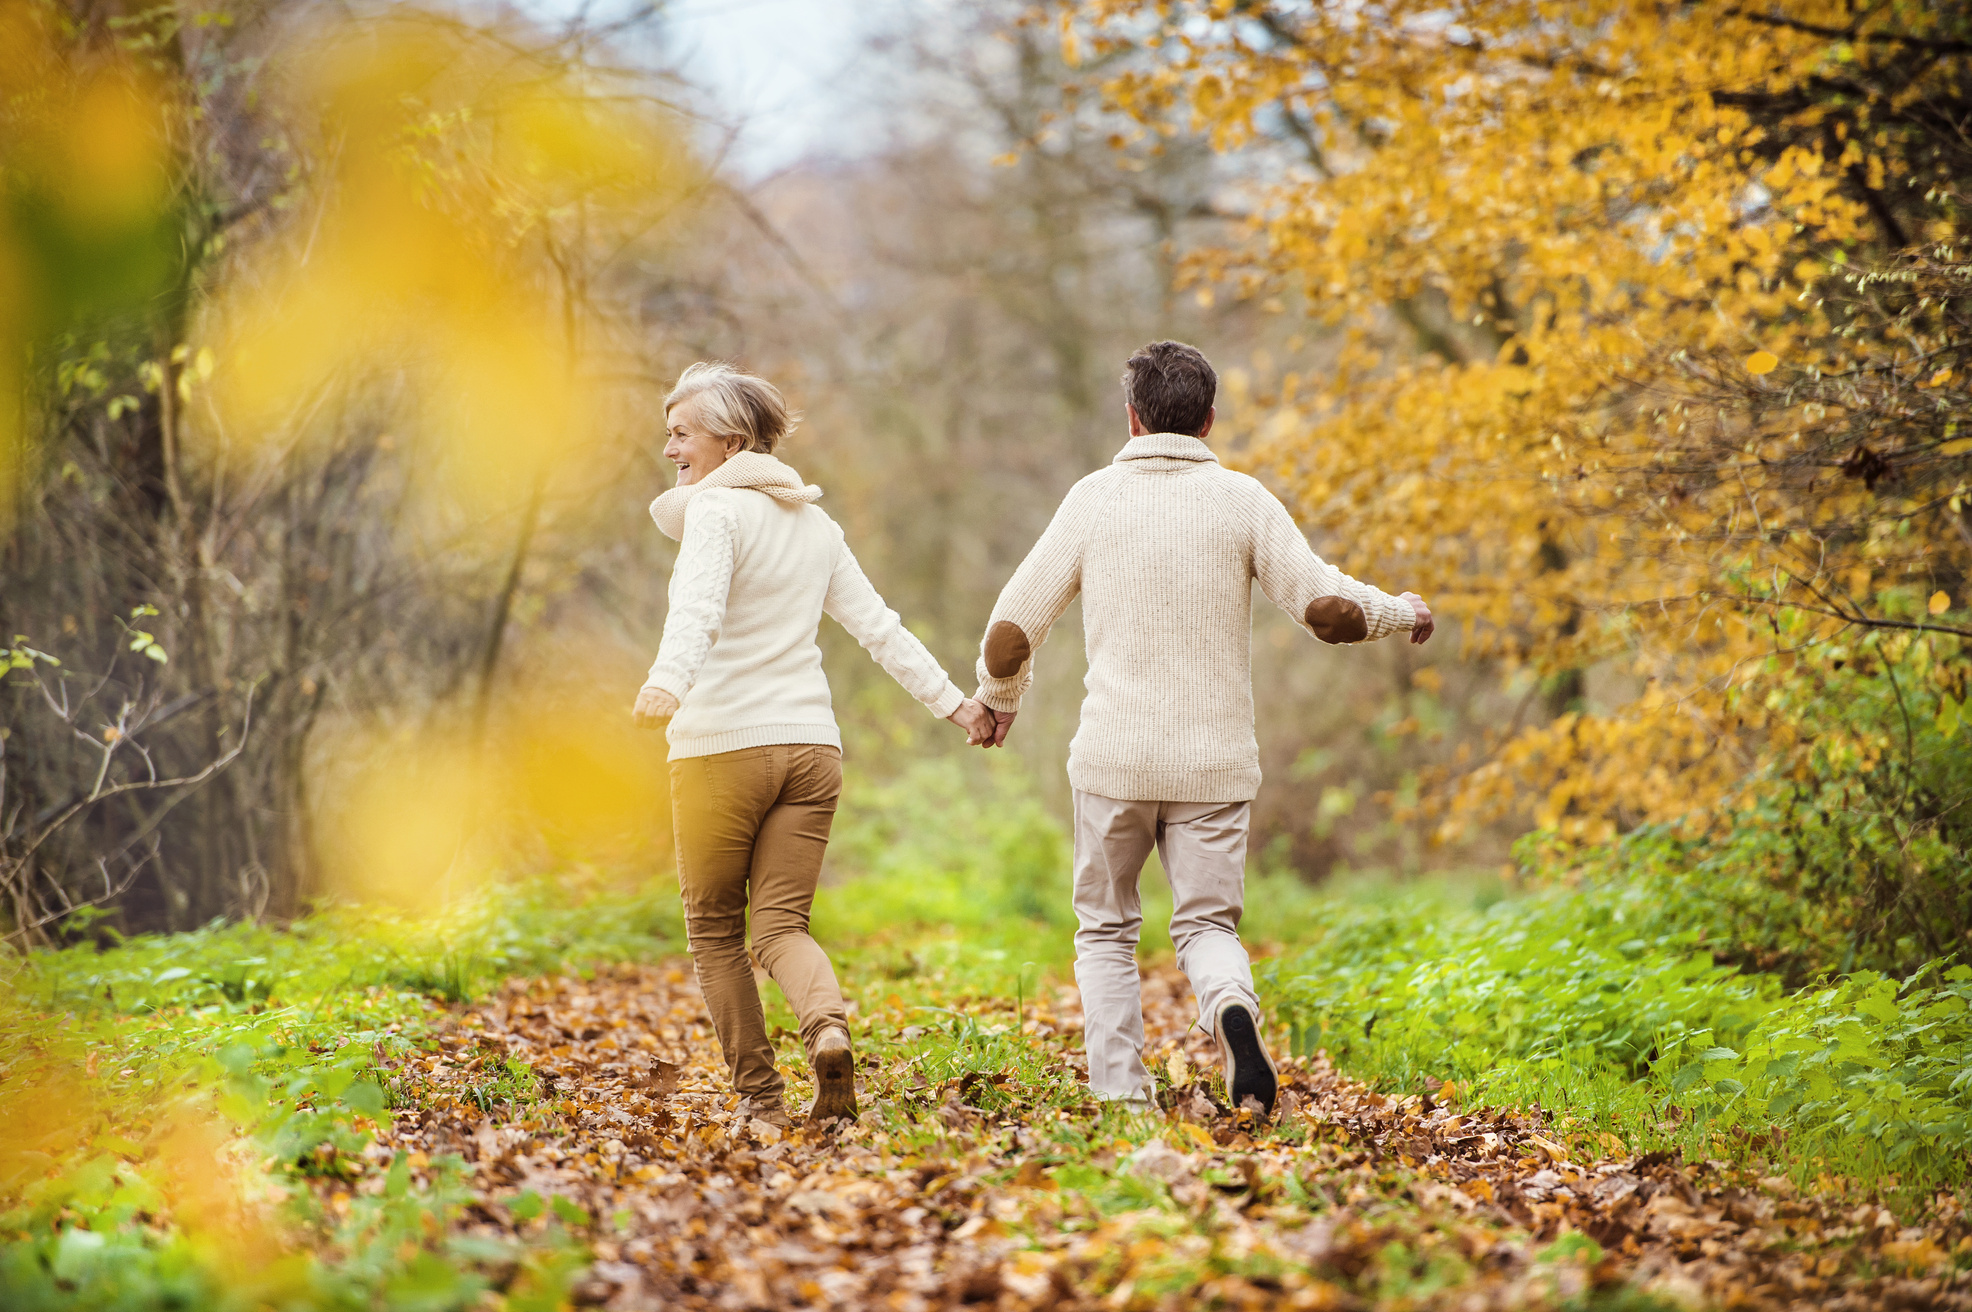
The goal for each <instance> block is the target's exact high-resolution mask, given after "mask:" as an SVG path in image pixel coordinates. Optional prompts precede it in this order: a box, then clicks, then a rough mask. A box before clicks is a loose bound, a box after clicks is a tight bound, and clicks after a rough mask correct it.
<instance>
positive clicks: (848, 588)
mask: <svg viewBox="0 0 1972 1312" xmlns="http://www.w3.org/2000/svg"><path fill="white" fill-rule="evenodd" d="M822 609H823V610H824V611H826V612H828V614H829V615H831V616H833V617H834V619H835V622H836V623H838V624H840V625H841V626H842V627H843V628H845V629H847V630H849V632H850V634H851V636H853V637H854V638H855V639H856V641H857V642H860V643H862V644H863V650H864V651H866V652H868V653H869V654H870V655H871V656H873V657H875V658H876V663H877V664H878V665H881V666H882V667H883V668H884V669H885V670H886V671H888V672H889V674H890V677H891V678H893V679H895V680H897V682H898V683H901V684H903V685H904V691H905V692H908V693H909V694H911V696H913V697H915V698H917V699H918V700H919V701H920V702H923V703H924V705H925V707H926V709H928V710H929V711H930V712H931V713H932V714H933V715H935V716H937V717H938V718H939V719H941V720H943V719H948V718H950V716H951V714H952V712H954V711H956V710H958V709H959V704H960V703H961V702H963V701H964V700H965V694H964V693H962V692H960V691H959V689H958V685H957V684H955V683H953V682H952V680H951V678H950V677H949V676H947V675H946V673H945V667H944V666H942V665H940V664H939V663H938V659H937V657H935V656H933V655H932V654H931V653H930V652H929V651H927V650H926V649H925V645H924V644H923V643H921V642H919V641H918V640H917V635H916V634H914V633H912V632H911V631H910V630H909V629H907V628H905V627H904V621H903V620H901V619H899V618H898V617H897V612H896V611H894V610H891V609H890V608H889V607H888V606H886V605H884V604H883V598H882V597H880V596H878V595H877V590H876V589H875V588H874V587H872V586H871V584H870V581H869V578H868V577H867V576H866V575H864V573H863V567H862V566H861V565H858V564H857V563H856V553H855V552H853V551H851V550H850V549H849V544H848V543H847V542H844V543H843V544H842V548H841V551H840V552H839V553H838V554H837V556H836V558H835V573H834V574H832V575H831V576H830V578H829V590H828V596H827V597H826V598H825V599H824V600H823V602H822Z"/></svg>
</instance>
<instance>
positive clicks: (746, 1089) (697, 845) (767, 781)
mask: <svg viewBox="0 0 1972 1312" xmlns="http://www.w3.org/2000/svg"><path fill="white" fill-rule="evenodd" d="M841 794H842V752H841V751H840V750H839V749H838V748H834V747H825V746H816V745H810V744H802V743H786V744H773V745H771V746H766V747H748V748H744V749H742V750H740V751H736V752H720V753H718V754H717V755H714V756H694V757H688V758H686V759H684V760H681V761H673V762H672V763H671V811H672V824H673V826H674V828H675V829H676V831H677V835H678V883H679V887H680V889H681V890H682V892H683V894H684V902H685V934H686V937H687V938H688V940H689V942H690V945H691V953H692V964H693V966H695V967H696V968H697V970H698V985H699V989H700V991H701V992H702V993H704V995H705V1005H706V1009H707V1010H708V1011H710V1012H711V1013H712V1028H713V1030H714V1031H715V1032H716V1033H717V1034H718V1036H719V1046H720V1048H721V1049H722V1050H723V1051H724V1052H725V1055H726V1066H727V1068H728V1069H730V1070H731V1071H732V1073H733V1089H734V1091H735V1092H737V1093H738V1094H739V1095H740V1096H741V1097H743V1098H751V1099H753V1100H754V1101H755V1102H756V1103H760V1104H765V1105H768V1106H773V1107H778V1106H779V1105H780V1101H779V1100H780V1097H781V1090H782V1083H783V1082H782V1079H781V1073H780V1072H779V1071H778V1070H776V1069H775V1067H774V1049H773V1045H772V1044H770V1043H769V1042H768V1041H767V1026H766V1020H765V1017H764V1015H763V1013H762V1011H761V1007H760V990H759V989H758V988H756V987H755V986H754V982H753V966H752V963H751V962H749V961H748V960H747V954H746V930H747V914H748V912H749V910H750V911H751V912H752V919H753V951H754V954H755V955H756V956H758V957H759V958H760V964H761V965H762V966H763V967H765V968H766V971H767V974H768V975H769V976H771V977H772V978H773V981H774V982H775V983H776V984H778V985H780V986H781V992H782V993H785V994H786V995H787V1000H788V1005H789V1006H791V1007H793V1008H794V1014H795V1016H796V1017H797V1018H798V1019H799V1021H800V1025H801V1042H802V1045H803V1047H804V1048H805V1049H806V1050H807V1053H808V1055H809V1057H810V1058H812V1057H813V1056H814V1052H815V1041H816V1040H817V1039H819V1038H820V1037H821V1035H822V1034H823V1032H824V1031H826V1030H828V1029H830V1028H831V1027H839V1028H841V1029H844V1030H847V1029H848V1024H847V1022H846V1019H845V1017H844V1015H843V1009H842V990H841V988H840V987H839V986H838V985H837V984H836V982H835V971H834V969H833V968H832V967H831V966H830V965H829V959H828V955H827V954H826V953H824V952H823V951H822V949H821V945H820V944H818V943H816V942H815V940H814V939H812V938H810V937H809V936H808V913H809V911H810V909H811V908H812V907H813V906H814V903H815V884H816V881H817V880H818V879H819V878H820V876H821V870H822V854H823V853H824V852H825V851H826V850H827V849H828V841H829V826H830V825H831V824H832V823H833V822H834V820H835V803H836V799H837V798H838V797H840V796H841Z"/></svg>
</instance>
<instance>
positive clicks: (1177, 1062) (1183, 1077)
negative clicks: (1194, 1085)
mask: <svg viewBox="0 0 1972 1312" xmlns="http://www.w3.org/2000/svg"><path fill="white" fill-rule="evenodd" d="M1164 1069H1165V1070H1168V1071H1169V1072H1171V1083H1173V1084H1184V1083H1186V1082H1187V1081H1188V1080H1190V1079H1191V1063H1189V1062H1187V1061H1186V1060H1185V1055H1184V1053H1182V1052H1174V1053H1172V1054H1171V1059H1170V1060H1169V1061H1167V1062H1165V1063H1164Z"/></svg>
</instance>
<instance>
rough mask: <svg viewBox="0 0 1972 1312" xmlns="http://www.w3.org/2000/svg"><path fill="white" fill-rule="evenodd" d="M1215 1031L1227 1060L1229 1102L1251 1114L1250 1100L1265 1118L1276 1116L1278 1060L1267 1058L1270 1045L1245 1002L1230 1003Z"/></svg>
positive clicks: (1220, 1049)
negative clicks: (1263, 1038) (1275, 1099)
mask: <svg viewBox="0 0 1972 1312" xmlns="http://www.w3.org/2000/svg"><path fill="white" fill-rule="evenodd" d="M1212 1028H1213V1032H1214V1035H1215V1036H1216V1037H1217V1038H1218V1040H1219V1051H1220V1052H1221V1053H1223V1054H1224V1055H1225V1059H1226V1100H1227V1101H1228V1102H1230V1103H1232V1105H1233V1110H1234V1111H1239V1110H1241V1109H1242V1108H1245V1109H1246V1110H1249V1111H1250V1110H1252V1109H1251V1108H1248V1107H1247V1106H1246V1100H1247V1099H1249V1098H1251V1099H1252V1100H1253V1101H1254V1102H1256V1103H1258V1104H1259V1107H1260V1115H1261V1116H1263V1117H1265V1116H1272V1115H1273V1114H1274V1095H1275V1094H1276V1093H1277V1092H1278V1091H1279V1088H1280V1077H1279V1072H1278V1071H1276V1070H1275V1068H1274V1059H1273V1058H1272V1057H1270V1056H1268V1055H1267V1045H1266V1044H1265V1043H1264V1042H1262V1041H1261V1039H1260V1027H1259V1025H1258V1024H1256V1023H1255V1022H1254V1019H1253V1013H1252V1012H1250V1011H1248V1010H1247V1009H1246V1005H1245V1004H1244V1003H1239V1002H1233V1003H1228V1004H1227V1005H1226V1006H1225V1007H1222V1008H1221V1009H1220V1011H1219V1021H1218V1023H1217V1024H1216V1025H1214V1026H1213V1027H1212Z"/></svg>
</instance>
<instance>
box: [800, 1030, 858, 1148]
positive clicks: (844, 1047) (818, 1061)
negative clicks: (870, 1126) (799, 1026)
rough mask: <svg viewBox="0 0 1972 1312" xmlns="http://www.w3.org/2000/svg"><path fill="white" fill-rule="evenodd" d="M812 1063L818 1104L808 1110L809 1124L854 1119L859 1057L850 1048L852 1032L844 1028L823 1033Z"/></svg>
mask: <svg viewBox="0 0 1972 1312" xmlns="http://www.w3.org/2000/svg"><path fill="white" fill-rule="evenodd" d="M810 1064H811V1065H812V1066H813V1067H814V1071H815V1106H814V1108H813V1109H812V1110H811V1111H810V1112H809V1113H808V1124H810V1125H821V1124H824V1123H825V1122H828V1121H833V1120H837V1119H847V1120H852V1121H853V1120H855V1119H856V1061H855V1057H854V1056H853V1055H852V1054H851V1053H850V1051H849V1036H848V1035H847V1034H844V1033H843V1032H842V1031H841V1030H830V1031H828V1032H827V1033H825V1034H823V1035H822V1037H821V1038H820V1039H818V1040H816V1042H815V1055H814V1057H813V1058H812V1059H811V1063H810Z"/></svg>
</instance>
